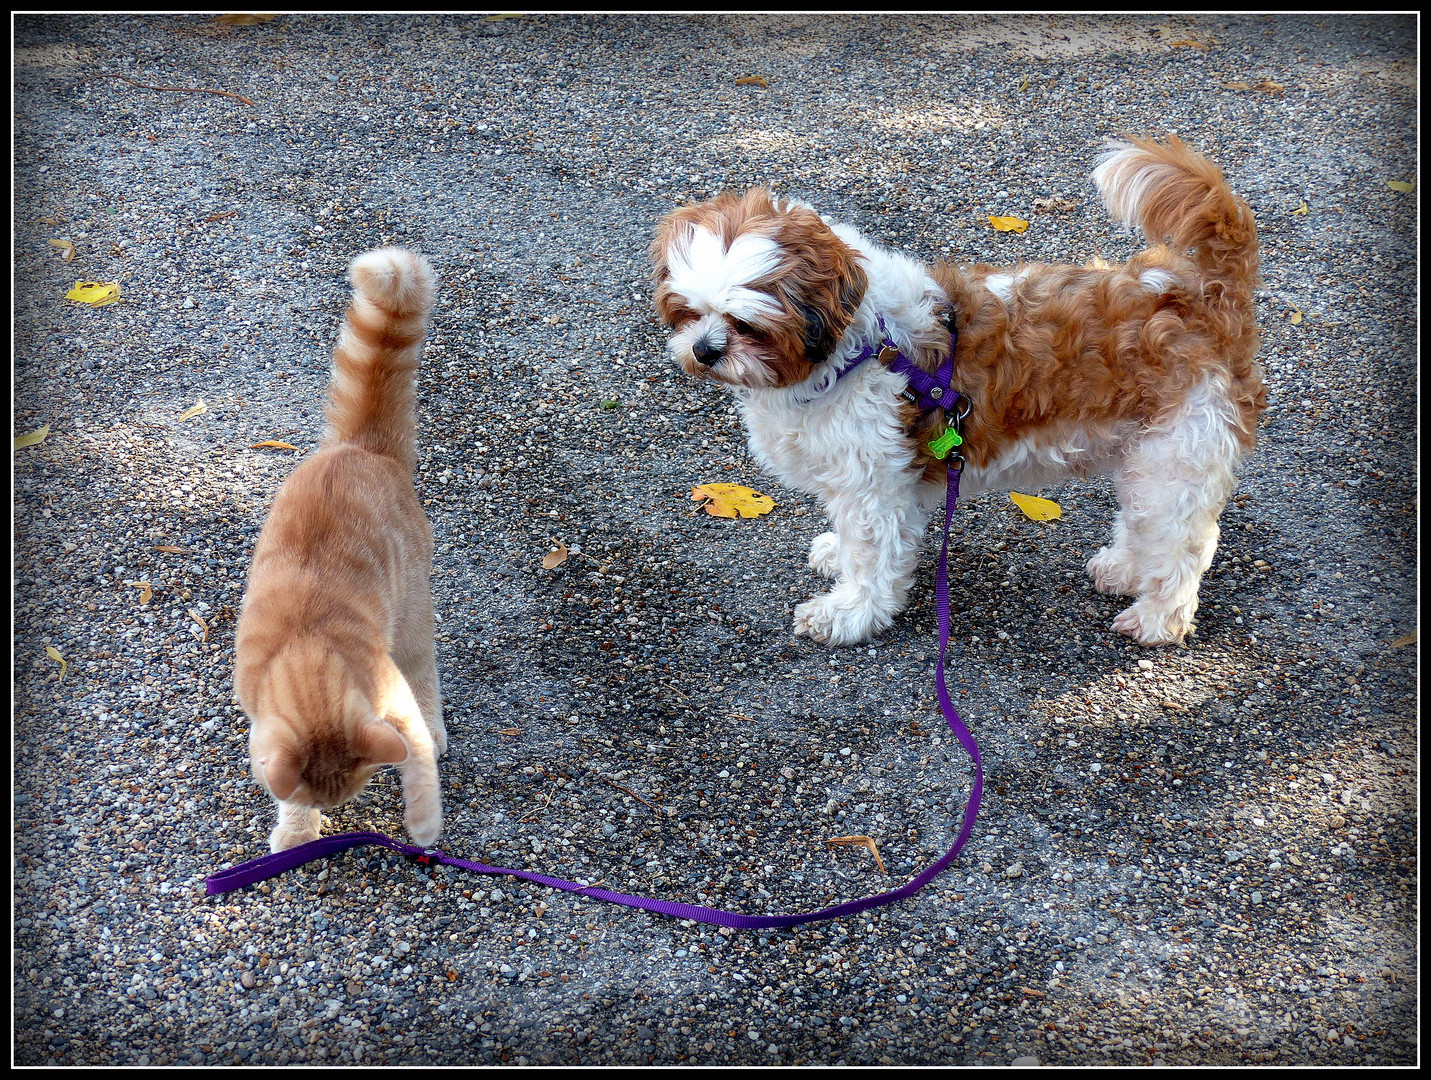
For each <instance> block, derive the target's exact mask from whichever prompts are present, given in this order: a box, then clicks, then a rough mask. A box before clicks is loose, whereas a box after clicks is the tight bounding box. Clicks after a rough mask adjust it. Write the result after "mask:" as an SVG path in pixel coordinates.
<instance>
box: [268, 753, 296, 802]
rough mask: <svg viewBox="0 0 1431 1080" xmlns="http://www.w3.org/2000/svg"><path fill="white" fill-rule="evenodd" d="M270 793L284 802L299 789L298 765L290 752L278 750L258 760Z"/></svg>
mask: <svg viewBox="0 0 1431 1080" xmlns="http://www.w3.org/2000/svg"><path fill="white" fill-rule="evenodd" d="M258 765H259V768H261V769H263V779H264V782H265V784H266V785H267V786H268V790H269V793H270V794H271V795H272V796H273V797H274V798H275V799H277V800H278V801H279V802H283V801H284V800H285V799H287V798H288V797H289V796H291V795H292V794H293V792H294V791H295V790H297V788H298V780H299V770H298V763H297V762H295V761H294V760H293V756H292V755H291V754H290V753H288V751H286V750H284V749H282V748H278V749H275V750H274V751H272V752H271V753H269V754H267V755H266V756H264V757H261V758H259V759H258Z"/></svg>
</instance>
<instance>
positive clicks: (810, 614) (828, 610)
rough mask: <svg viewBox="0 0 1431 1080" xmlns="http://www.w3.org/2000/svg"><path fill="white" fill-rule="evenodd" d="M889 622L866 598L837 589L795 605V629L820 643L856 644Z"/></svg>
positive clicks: (867, 638)
mask: <svg viewBox="0 0 1431 1080" xmlns="http://www.w3.org/2000/svg"><path fill="white" fill-rule="evenodd" d="M889 624H890V617H889V616H888V615H886V614H884V613H882V612H881V611H880V610H879V609H878V608H876V607H875V606H874V605H873V604H871V603H870V602H869V601H867V600H864V599H861V597H860V596H859V595H858V594H852V593H851V592H847V591H843V590H841V589H835V590H834V591H832V592H827V593H821V594H820V595H819V596H817V597H815V598H814V599H811V600H806V601H805V602H804V603H803V604H801V605H800V606H799V607H797V608H796V609H795V633H796V634H797V635H802V636H804V637H808V638H811V639H812V640H814V641H818V642H820V643H821V644H823V645H856V644H858V643H860V642H861V641H868V640H869V639H870V638H872V637H873V636H874V635H875V634H877V633H879V631H881V630H883V629H885V628H886V627H887V626H889Z"/></svg>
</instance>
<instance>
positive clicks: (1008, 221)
mask: <svg viewBox="0 0 1431 1080" xmlns="http://www.w3.org/2000/svg"><path fill="white" fill-rule="evenodd" d="M989 224H990V225H992V226H993V227H994V228H995V229H997V230H998V231H999V232H1023V231H1024V230H1025V229H1027V228H1028V227H1029V223H1028V222H1027V221H1025V220H1024V219H1023V218H1016V217H995V216H994V215H993V214H990V215H989Z"/></svg>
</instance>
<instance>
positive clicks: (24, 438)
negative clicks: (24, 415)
mask: <svg viewBox="0 0 1431 1080" xmlns="http://www.w3.org/2000/svg"><path fill="white" fill-rule="evenodd" d="M49 434H50V425H49V424H46V425H45V426H44V427H42V428H36V429H35V430H34V431H32V432H30V434H28V435H16V436H15V449H16V450H23V449H25V447H27V446H34V445H35V444H36V443H42V442H44V441H45V438H46V437H47V436H48V435H49Z"/></svg>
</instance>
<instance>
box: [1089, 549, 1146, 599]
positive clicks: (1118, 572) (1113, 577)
mask: <svg viewBox="0 0 1431 1080" xmlns="http://www.w3.org/2000/svg"><path fill="white" fill-rule="evenodd" d="M1088 576H1089V577H1091V578H1092V579H1093V587H1094V588H1095V589H1097V590H1098V591H1099V592H1101V593H1111V594H1113V595H1114V596H1132V595H1133V594H1134V593H1136V592H1137V591H1138V572H1137V569H1136V568H1135V567H1134V566H1133V564H1132V560H1131V559H1129V558H1127V557H1126V556H1121V557H1120V556H1119V555H1118V554H1117V553H1115V552H1114V551H1113V549H1112V548H1106V547H1105V548H1099V549H1098V554H1096V555H1094V556H1093V558H1091V559H1089V560H1088Z"/></svg>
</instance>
